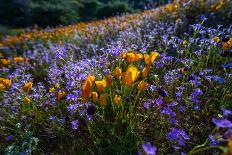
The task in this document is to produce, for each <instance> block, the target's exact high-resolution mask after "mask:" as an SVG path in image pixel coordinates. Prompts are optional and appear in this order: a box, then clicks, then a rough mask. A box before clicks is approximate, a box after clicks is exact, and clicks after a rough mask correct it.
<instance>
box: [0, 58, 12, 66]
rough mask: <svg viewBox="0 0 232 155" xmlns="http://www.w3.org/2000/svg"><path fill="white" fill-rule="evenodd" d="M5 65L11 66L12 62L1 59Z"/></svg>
mask: <svg viewBox="0 0 232 155" xmlns="http://www.w3.org/2000/svg"><path fill="white" fill-rule="evenodd" d="M0 62H1V63H2V64H3V65H9V64H10V62H11V61H10V60H7V59H1V61H0Z"/></svg>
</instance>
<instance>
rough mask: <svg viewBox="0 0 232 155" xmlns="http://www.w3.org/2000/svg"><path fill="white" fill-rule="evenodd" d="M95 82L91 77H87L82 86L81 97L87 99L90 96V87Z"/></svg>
mask: <svg viewBox="0 0 232 155" xmlns="http://www.w3.org/2000/svg"><path fill="white" fill-rule="evenodd" d="M94 81H95V77H94V76H93V75H89V76H88V77H87V78H86V79H85V82H84V84H83V86H82V97H84V98H88V97H90V96H91V92H92V87H93V84H94Z"/></svg>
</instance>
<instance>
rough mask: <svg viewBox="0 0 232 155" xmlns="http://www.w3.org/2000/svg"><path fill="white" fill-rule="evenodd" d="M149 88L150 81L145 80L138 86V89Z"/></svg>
mask: <svg viewBox="0 0 232 155" xmlns="http://www.w3.org/2000/svg"><path fill="white" fill-rule="evenodd" d="M147 88H148V83H147V82H144V81H140V82H139V84H138V86H137V89H138V90H145V89H147Z"/></svg>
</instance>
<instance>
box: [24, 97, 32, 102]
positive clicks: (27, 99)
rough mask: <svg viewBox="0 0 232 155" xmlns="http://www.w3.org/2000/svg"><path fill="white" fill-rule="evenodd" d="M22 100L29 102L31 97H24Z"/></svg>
mask: <svg viewBox="0 0 232 155" xmlns="http://www.w3.org/2000/svg"><path fill="white" fill-rule="evenodd" d="M23 101H24V102H25V103H27V104H29V103H31V99H30V98H29V97H27V96H26V97H24V99H23Z"/></svg>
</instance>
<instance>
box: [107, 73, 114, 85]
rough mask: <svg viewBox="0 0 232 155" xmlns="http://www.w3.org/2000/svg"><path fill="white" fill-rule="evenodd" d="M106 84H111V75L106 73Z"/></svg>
mask: <svg viewBox="0 0 232 155" xmlns="http://www.w3.org/2000/svg"><path fill="white" fill-rule="evenodd" d="M106 84H107V85H108V86H112V85H113V76H112V75H107V76H106Z"/></svg>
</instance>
